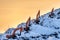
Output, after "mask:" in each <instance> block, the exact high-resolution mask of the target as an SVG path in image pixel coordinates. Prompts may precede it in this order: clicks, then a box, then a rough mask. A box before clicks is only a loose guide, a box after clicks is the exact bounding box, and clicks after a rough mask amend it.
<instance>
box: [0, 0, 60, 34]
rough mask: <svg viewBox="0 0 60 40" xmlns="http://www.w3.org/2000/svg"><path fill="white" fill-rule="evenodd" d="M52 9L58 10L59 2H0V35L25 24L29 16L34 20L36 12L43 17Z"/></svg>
mask: <svg viewBox="0 0 60 40" xmlns="http://www.w3.org/2000/svg"><path fill="white" fill-rule="evenodd" d="M52 8H55V9H56V8H60V0H0V33H3V32H5V31H6V30H7V29H8V28H11V27H16V26H17V25H18V24H20V23H22V22H26V20H27V19H28V17H29V16H31V17H32V18H35V16H36V14H37V12H38V10H41V15H43V14H45V13H47V12H49V11H51V9H52Z"/></svg>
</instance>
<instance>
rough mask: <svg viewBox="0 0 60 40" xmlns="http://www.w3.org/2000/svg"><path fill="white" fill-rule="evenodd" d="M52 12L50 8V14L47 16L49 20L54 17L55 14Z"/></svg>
mask: <svg viewBox="0 0 60 40" xmlns="http://www.w3.org/2000/svg"><path fill="white" fill-rule="evenodd" d="M53 11H54V8H52V10H51V13H50V14H49V17H50V18H53V17H54V16H55V14H54V13H53Z"/></svg>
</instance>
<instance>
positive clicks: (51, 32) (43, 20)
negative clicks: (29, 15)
mask: <svg viewBox="0 0 60 40" xmlns="http://www.w3.org/2000/svg"><path fill="white" fill-rule="evenodd" d="M50 13H51V12H49V13H47V14H44V15H42V16H40V17H39V20H40V22H39V24H37V23H36V22H35V19H32V20H31V21H30V24H31V25H30V26H29V29H30V30H28V32H26V31H25V30H24V31H22V32H21V35H20V30H17V31H16V32H15V35H16V37H15V38H9V39H8V38H6V35H7V34H9V35H10V34H12V32H13V31H14V29H15V28H9V29H8V30H7V31H6V32H5V33H4V34H3V35H0V40H60V8H59V9H56V10H54V11H53V13H54V16H53V18H51V17H49V14H50ZM21 26H22V27H23V28H25V26H26V23H21V24H19V25H18V26H17V28H20V27H21Z"/></svg>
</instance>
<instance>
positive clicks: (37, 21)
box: [35, 10, 40, 24]
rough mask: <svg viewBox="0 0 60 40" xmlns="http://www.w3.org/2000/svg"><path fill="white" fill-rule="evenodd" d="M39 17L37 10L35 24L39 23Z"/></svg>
mask: <svg viewBox="0 0 60 40" xmlns="http://www.w3.org/2000/svg"><path fill="white" fill-rule="evenodd" d="M39 17H40V10H39V11H38V13H37V15H36V20H35V22H36V23H37V24H39V22H40V20H39Z"/></svg>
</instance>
